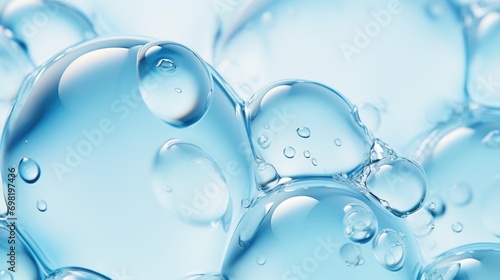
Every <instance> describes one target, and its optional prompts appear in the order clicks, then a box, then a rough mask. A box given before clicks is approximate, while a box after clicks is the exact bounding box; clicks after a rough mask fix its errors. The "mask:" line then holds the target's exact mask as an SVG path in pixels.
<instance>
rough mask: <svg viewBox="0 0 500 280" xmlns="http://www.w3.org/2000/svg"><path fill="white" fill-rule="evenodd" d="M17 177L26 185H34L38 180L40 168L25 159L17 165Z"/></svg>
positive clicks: (32, 161)
mask: <svg viewBox="0 0 500 280" xmlns="http://www.w3.org/2000/svg"><path fill="white" fill-rule="evenodd" d="M19 175H21V178H23V180H24V181H25V182H26V183H28V184H33V183H36V181H38V179H39V178H40V166H38V163H37V162H36V161H34V160H33V159H30V158H26V157H25V158H23V159H21V162H20V163H19Z"/></svg>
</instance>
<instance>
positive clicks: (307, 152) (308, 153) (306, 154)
mask: <svg viewBox="0 0 500 280" xmlns="http://www.w3.org/2000/svg"><path fill="white" fill-rule="evenodd" d="M304 157H305V158H310V157H311V152H309V151H308V150H305V151H304Z"/></svg>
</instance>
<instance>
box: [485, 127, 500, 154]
mask: <svg viewBox="0 0 500 280" xmlns="http://www.w3.org/2000/svg"><path fill="white" fill-rule="evenodd" d="M482 141H483V143H484V145H485V146H486V147H488V148H490V149H498V148H500V130H498V129H495V130H492V131H490V132H489V133H488V134H487V135H486V136H485V137H484V138H483V140H482Z"/></svg>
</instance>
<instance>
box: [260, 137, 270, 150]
mask: <svg viewBox="0 0 500 280" xmlns="http://www.w3.org/2000/svg"><path fill="white" fill-rule="evenodd" d="M257 143H258V144H259V146H260V147H261V148H262V149H266V148H267V147H269V145H270V144H271V141H269V138H267V136H265V135H262V136H261V137H259V138H258V139H257Z"/></svg>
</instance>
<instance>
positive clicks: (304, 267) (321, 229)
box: [222, 179, 420, 280]
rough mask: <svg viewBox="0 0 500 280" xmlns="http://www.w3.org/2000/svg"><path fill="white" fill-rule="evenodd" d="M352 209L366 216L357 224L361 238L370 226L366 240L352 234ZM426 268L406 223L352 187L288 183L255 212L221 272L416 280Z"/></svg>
mask: <svg viewBox="0 0 500 280" xmlns="http://www.w3.org/2000/svg"><path fill="white" fill-rule="evenodd" d="M346 208H347V209H346ZM350 208H355V209H358V211H360V209H363V210H362V211H364V212H365V213H366V214H362V215H364V217H361V216H359V215H358V218H359V222H356V223H355V224H356V225H357V226H358V227H357V229H356V230H358V231H359V232H360V230H359V228H360V225H361V221H364V222H365V227H364V228H365V230H364V231H365V232H366V233H367V234H364V235H363V238H355V239H353V238H352V235H349V234H348V232H350V229H348V227H350V225H349V222H348V224H346V215H352V212H349V211H350V210H352V209H350ZM346 210H347V213H346ZM350 213H351V214H350ZM358 218H356V217H353V216H351V218H349V217H348V218H347V221H352V220H353V219H358ZM370 220H371V221H370ZM357 236H361V235H357ZM264 259H265V262H264V261H263V260H264ZM419 269H420V258H419V252H418V247H417V245H416V242H415V240H414V239H413V237H412V234H411V231H410V229H409V228H408V226H407V224H406V222H405V220H404V219H398V218H395V217H394V216H393V215H392V214H390V213H389V212H387V211H386V210H385V209H383V208H382V207H381V206H380V205H378V203H373V202H372V201H371V200H369V199H367V198H366V197H365V196H363V195H361V194H360V193H359V192H357V191H355V190H354V189H353V188H352V186H351V187H349V186H346V185H344V184H341V183H337V182H334V181H331V180H319V179H310V180H297V181H293V182H290V183H287V184H286V185H285V186H284V188H283V189H282V190H280V191H277V192H272V193H269V194H268V195H267V196H264V197H261V198H260V199H258V200H257V201H256V202H255V203H254V204H253V205H252V206H251V207H250V209H249V210H248V212H246V213H245V215H244V216H243V218H242V220H241V221H240V223H239V225H238V227H237V229H236V232H235V234H234V236H233V239H232V241H231V244H230V246H229V251H228V253H227V255H226V258H225V261H224V268H223V271H222V274H223V275H224V276H225V277H227V278H228V279H234V280H238V279H331V278H334V279H415V277H416V276H417V274H418V273H419ZM249 272H251V273H249Z"/></svg>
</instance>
